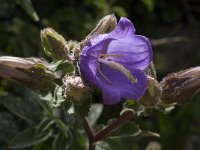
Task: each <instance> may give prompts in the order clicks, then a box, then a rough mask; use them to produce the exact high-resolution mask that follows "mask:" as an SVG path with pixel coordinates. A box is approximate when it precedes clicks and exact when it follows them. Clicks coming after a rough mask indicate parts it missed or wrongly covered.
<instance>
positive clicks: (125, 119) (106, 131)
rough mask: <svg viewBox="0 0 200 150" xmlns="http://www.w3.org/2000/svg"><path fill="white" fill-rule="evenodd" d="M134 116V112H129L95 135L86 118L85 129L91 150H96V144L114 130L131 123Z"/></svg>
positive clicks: (84, 120) (84, 121)
mask: <svg viewBox="0 0 200 150" xmlns="http://www.w3.org/2000/svg"><path fill="white" fill-rule="evenodd" d="M132 116H133V112H132V111H128V112H126V113H124V114H123V115H121V116H120V117H119V118H118V119H117V120H116V121H115V122H113V123H111V124H109V125H108V126H107V127H105V128H104V129H102V130H101V131H99V132H98V133H97V134H94V132H93V131H92V129H91V127H90V125H89V123H88V121H87V119H86V118H84V119H83V127H84V129H85V131H86V134H87V136H88V139H89V150H95V142H97V141H99V140H101V139H103V138H104V137H106V136H107V135H108V134H110V133H111V132H112V131H113V130H115V129H117V128H118V127H119V126H121V125H122V124H124V123H126V122H128V121H130V120H131V118H132Z"/></svg>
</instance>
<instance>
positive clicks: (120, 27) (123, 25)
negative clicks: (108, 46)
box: [109, 17, 135, 37]
mask: <svg viewBox="0 0 200 150" xmlns="http://www.w3.org/2000/svg"><path fill="white" fill-rule="evenodd" d="M133 34H135V28H134V26H133V24H132V22H131V21H130V20H129V19H127V18H125V17H121V18H120V20H119V22H118V24H117V26H116V27H115V29H114V30H113V31H112V32H111V33H109V36H110V37H125V36H130V35H133Z"/></svg>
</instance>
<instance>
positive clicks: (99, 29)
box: [80, 14, 117, 49]
mask: <svg viewBox="0 0 200 150" xmlns="http://www.w3.org/2000/svg"><path fill="white" fill-rule="evenodd" d="M116 25H117V18H116V17H115V15H114V14H111V15H107V16H105V17H103V18H102V19H101V20H100V21H99V22H98V24H97V25H96V27H95V28H94V29H93V30H92V31H91V32H90V34H88V35H87V37H86V38H85V39H84V40H83V41H82V42H81V45H80V49H82V48H83V47H84V46H85V44H86V43H87V42H88V41H89V40H90V39H91V38H93V37H94V36H96V35H99V34H103V33H108V32H111V31H113V30H114V29H115V27H116Z"/></svg>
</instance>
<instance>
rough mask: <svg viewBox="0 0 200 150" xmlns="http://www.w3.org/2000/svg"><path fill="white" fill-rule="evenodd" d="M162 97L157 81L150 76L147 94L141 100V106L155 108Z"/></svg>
mask: <svg viewBox="0 0 200 150" xmlns="http://www.w3.org/2000/svg"><path fill="white" fill-rule="evenodd" d="M160 95H161V89H160V86H159V84H158V82H157V80H155V79H154V78H152V77H150V76H148V88H147V90H146V92H145V94H144V95H143V96H142V98H141V100H140V101H139V102H140V104H142V105H144V106H146V107H153V106H154V105H156V104H157V102H158V100H159V99H160Z"/></svg>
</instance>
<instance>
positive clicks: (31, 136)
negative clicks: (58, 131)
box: [8, 127, 53, 149]
mask: <svg viewBox="0 0 200 150" xmlns="http://www.w3.org/2000/svg"><path fill="white" fill-rule="evenodd" d="M35 131H36V128H35V127H34V128H29V129H26V130H25V131H23V132H21V133H19V134H18V135H16V136H15V137H14V138H13V139H12V140H11V141H10V142H9V144H8V146H9V148H11V149H21V148H26V147H30V146H33V145H35V144H38V143H41V142H43V141H46V140H47V139H48V138H49V137H51V135H52V133H53V131H52V130H49V131H48V132H45V133H41V134H39V135H36V134H35Z"/></svg>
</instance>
